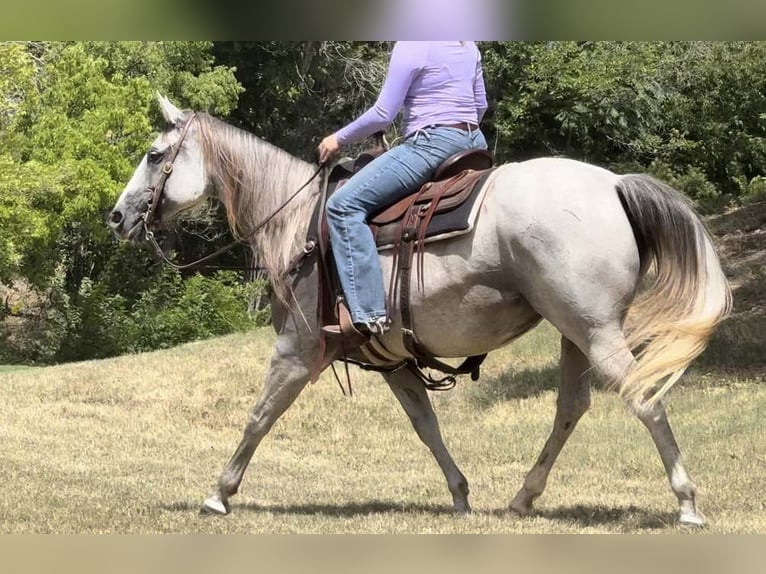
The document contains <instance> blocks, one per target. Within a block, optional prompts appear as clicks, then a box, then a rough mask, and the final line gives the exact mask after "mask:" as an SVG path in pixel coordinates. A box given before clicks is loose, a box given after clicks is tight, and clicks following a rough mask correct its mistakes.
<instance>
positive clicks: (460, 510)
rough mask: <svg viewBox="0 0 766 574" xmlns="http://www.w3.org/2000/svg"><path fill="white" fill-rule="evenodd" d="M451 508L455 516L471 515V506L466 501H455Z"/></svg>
mask: <svg viewBox="0 0 766 574" xmlns="http://www.w3.org/2000/svg"><path fill="white" fill-rule="evenodd" d="M453 507H454V509H455V514H471V505H470V504H468V501H467V500H461V501H455V502H454V504H453Z"/></svg>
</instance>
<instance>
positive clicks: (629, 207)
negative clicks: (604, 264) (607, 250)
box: [617, 175, 731, 402]
mask: <svg viewBox="0 0 766 574" xmlns="http://www.w3.org/2000/svg"><path fill="white" fill-rule="evenodd" d="M617 193H618V195H619V197H620V201H621V202H622V205H623V208H624V209H625V212H626V214H627V216H628V219H629V220H630V224H631V226H632V228H633V233H634V235H635V237H636V241H637V243H638V248H639V253H640V254H641V268H642V270H647V269H648V268H649V267H650V265H651V264H652V263H653V264H654V267H655V270H656V278H655V280H654V283H653V284H652V285H651V286H650V287H648V288H647V289H646V290H645V291H643V292H642V293H640V294H639V295H638V296H637V297H636V299H635V300H634V301H633V303H632V304H631V306H630V308H629V310H628V314H627V317H626V320H625V326H624V330H625V337H626V339H627V342H628V345H629V346H630V348H631V349H632V350H633V351H634V353H635V354H636V364H635V366H634V368H633V369H631V371H629V372H628V374H627V377H626V379H625V380H624V382H623V385H622V387H621V394H622V395H623V396H625V397H626V398H628V399H630V400H633V401H639V402H643V401H644V400H648V401H649V402H653V401H656V400H658V399H660V398H661V397H662V395H664V394H665V392H667V391H668V389H670V387H671V386H673V384H674V383H675V382H676V381H677V380H678V379H679V378H680V377H681V375H682V374H683V372H684V371H685V370H686V368H687V367H688V365H689V363H691V361H692V360H694V358H695V357H697V356H698V355H699V354H700V353H701V352H702V351H703V350H704V349H705V346H706V344H707V340H708V338H709V337H710V335H712V333H713V331H714V330H715V328H716V326H717V325H718V324H719V323H720V322H721V321H722V320H723V319H724V318H726V316H727V315H728V314H729V311H730V309H731V291H730V289H729V284H728V282H727V280H726V277H725V276H724V274H723V271H722V269H721V264H720V262H719V261H718V257H717V255H716V253H715V249H714V247H713V243H712V241H711V239H710V236H709V235H708V233H707V231H706V229H705V227H704V225H703V224H702V222H701V221H700V219H699V217H698V216H697V214H696V213H695V212H694V210H693V209H692V207H691V205H690V203H689V202H688V201H687V200H686V198H685V197H684V196H683V195H682V194H681V193H680V192H678V191H676V190H675V189H673V188H672V187H670V186H668V185H666V184H664V183H662V182H660V181H658V180H656V179H654V178H653V177H651V176H649V175H625V176H623V177H621V178H620V180H619V183H618V184H617Z"/></svg>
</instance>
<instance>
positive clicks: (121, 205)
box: [108, 94, 211, 241]
mask: <svg viewBox="0 0 766 574" xmlns="http://www.w3.org/2000/svg"><path fill="white" fill-rule="evenodd" d="M157 99H158V101H159V104H160V109H161V110H162V115H163V116H164V117H165V121H166V127H165V130H164V131H163V132H162V133H161V134H160V135H159V136H158V137H157V139H155V140H154V142H152V145H151V147H150V148H149V150H148V151H147V152H146V154H145V155H144V157H143V158H141V163H139V164H138V167H137V168H136V171H135V172H133V176H132V177H131V178H130V181H129V182H128V184H127V185H126V186H125V189H124V190H123V191H122V193H121V194H120V197H119V199H118V200H117V204H116V205H115V206H114V209H113V210H112V212H111V213H110V214H109V219H108V223H109V226H110V227H111V228H112V231H114V233H115V235H117V237H119V238H120V239H125V240H128V241H136V240H139V239H141V238H142V237H143V234H144V230H145V229H146V228H149V229H152V228H153V227H156V226H158V225H159V224H160V223H162V222H166V221H168V220H170V219H171V218H173V216H175V215H176V214H178V213H179V212H181V211H184V210H186V209H189V208H191V207H194V206H196V205H198V204H199V203H201V202H202V201H203V200H204V199H205V198H206V197H207V195H208V194H209V193H210V190H211V185H210V182H209V181H208V177H207V175H206V173H205V165H204V161H203V155H202V147H201V145H200V141H199V138H198V135H199V130H198V128H199V125H198V122H197V121H196V115H195V114H194V113H191V112H183V111H181V110H179V109H178V108H177V107H175V106H174V105H173V104H172V103H171V102H170V101H169V100H168V99H167V98H165V97H164V96H161V95H159V94H157Z"/></svg>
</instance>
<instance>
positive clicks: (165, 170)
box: [143, 113, 325, 271]
mask: <svg viewBox="0 0 766 574" xmlns="http://www.w3.org/2000/svg"><path fill="white" fill-rule="evenodd" d="M196 118H197V114H196V113H194V114H192V116H191V118H189V120H188V121H187V122H186V125H185V126H184V129H183V131H182V132H181V137H180V138H179V140H178V142H177V144H176V145H177V147H176V148H175V149H174V150H173V154H172V155H171V158H170V160H169V161H166V162H165V165H163V166H162V173H161V174H160V177H159V179H158V180H157V183H156V184H155V185H150V186H149V187H147V188H146V191H148V192H149V193H151V194H152V196H151V198H150V199H149V201H148V202H147V207H146V212H145V213H144V215H143V220H144V230H145V231H144V236H145V238H146V240H147V241H148V242H149V243H150V244H151V246H152V247H153V248H154V251H155V253H156V254H157V256H158V257H159V258H160V259H161V260H162V262H163V263H165V264H166V265H168V266H169V267H172V268H173V269H176V270H177V271H183V270H186V269H191V268H194V267H197V266H199V265H200V264H202V263H205V262H206V261H210V260H211V259H215V258H216V257H218V256H220V255H223V254H224V253H227V252H228V251H231V250H232V249H233V248H234V247H236V246H237V245H239V244H240V243H246V242H247V240H248V239H250V238H251V237H253V235H255V234H256V233H257V232H258V231H259V230H261V229H262V228H263V227H264V226H265V225H267V224H268V223H269V222H270V221H271V220H272V219H274V218H275V217H276V216H277V215H278V214H279V213H280V212H281V211H282V210H283V209H284V208H285V207H287V206H288V205H289V204H290V203H291V202H292V201H293V200H294V199H295V198H296V197H298V195H299V194H300V192H302V191H303V190H304V189H306V188H307V187H308V186H309V184H310V183H311V182H312V181H314V179H316V177H317V176H318V175H319V174H320V173H321V171H322V169H324V167H325V166H324V164H321V165H319V167H317V169H316V171H314V174H313V175H312V176H311V177H310V178H309V179H308V181H306V183H304V184H303V185H302V186H300V187H299V188H298V189H297V190H296V191H295V192H294V193H293V194H292V195H290V197H288V198H287V199H286V200H285V201H284V202H282V204H281V205H280V206H279V207H277V208H276V209H275V210H274V211H273V212H271V214H270V215H269V216H268V217H266V218H265V219H264V220H263V221H261V222H260V223H258V225H256V226H255V227H254V228H253V229H252V230H250V232H249V233H248V234H247V235H245V236H243V237H239V238H237V239H235V240H234V241H232V242H231V243H229V244H228V245H225V246H223V247H221V248H220V249H218V250H217V251H214V252H213V253H211V254H209V255H205V256H204V257H202V258H200V259H198V260H196V261H193V262H192V263H186V264H184V265H179V264H177V263H174V262H173V261H171V260H170V259H168V256H167V255H165V252H164V251H163V250H162V247H161V246H160V244H159V243H158V242H157V239H156V238H155V237H154V232H153V231H152V230H151V229H150V228H149V226H150V225H151V224H152V222H153V221H154V215H155V212H156V210H157V206H158V205H159V204H160V201H161V199H162V192H163V191H164V190H165V184H166V183H167V181H168V179H169V178H170V176H171V174H172V173H173V162H174V161H175V160H176V158H177V157H178V152H179V151H180V150H181V144H182V143H183V140H184V138H185V137H186V134H187V132H188V130H189V127H190V126H191V124H192V122H193V121H194V120H195V119H196ZM314 247H315V246H314V245H312V244H311V242H309V243H307V244H306V245H305V246H304V247H303V250H302V251H301V252H300V253H298V254H297V255H296V256H295V257H294V258H293V260H292V261H291V265H289V266H288V267H289V268H292V267H294V266H295V265H297V264H298V263H299V262H300V261H301V260H303V259H304V258H305V257H306V256H307V255H308V254H309V253H311V252H312V251H313V250H314ZM243 269H244V268H243ZM249 269H251V268H249Z"/></svg>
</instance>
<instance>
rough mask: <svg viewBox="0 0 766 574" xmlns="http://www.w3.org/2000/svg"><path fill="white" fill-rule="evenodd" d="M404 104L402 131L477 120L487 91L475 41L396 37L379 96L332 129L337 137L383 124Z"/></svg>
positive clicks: (351, 137) (347, 138)
mask: <svg viewBox="0 0 766 574" xmlns="http://www.w3.org/2000/svg"><path fill="white" fill-rule="evenodd" d="M402 108H403V118H402V119H403V125H402V131H403V133H404V135H405V136H409V135H411V134H413V133H414V132H416V131H417V130H419V129H422V128H424V127H426V126H430V125H437V124H455V123H461V122H466V123H472V124H478V123H479V122H481V119H482V117H483V116H484V112H485V111H486V109H487V95H486V92H485V89H484V76H483V75H482V70H481V55H480V54H479V49H478V48H477V47H476V44H475V43H474V42H397V43H396V44H395V45H394V49H393V51H392V52H391V60H390V62H389V65H388V74H387V76H386V81H385V82H384V84H383V88H382V89H381V91H380V95H379V96H378V100H377V101H376V102H375V105H373V106H372V107H371V108H370V109H369V110H367V111H366V112H365V113H364V114H362V115H361V116H359V118H357V119H356V120H354V121H353V122H351V123H350V124H348V125H347V126H345V127H344V128H342V129H340V130H339V131H338V132H337V133H336V135H337V137H338V143H339V144H340V145H345V144H349V143H353V142H356V141H359V140H361V139H364V138H366V137H368V136H370V135H372V134H374V133H375V132H377V131H379V130H383V129H385V128H386V127H388V125H389V124H391V122H393V121H394V118H396V116H397V114H398V113H399V111H400V110H402Z"/></svg>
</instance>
